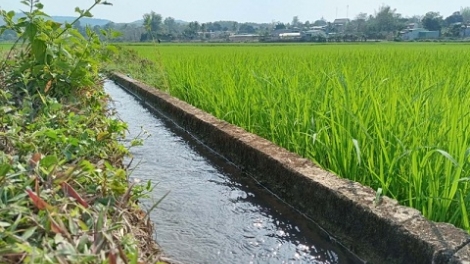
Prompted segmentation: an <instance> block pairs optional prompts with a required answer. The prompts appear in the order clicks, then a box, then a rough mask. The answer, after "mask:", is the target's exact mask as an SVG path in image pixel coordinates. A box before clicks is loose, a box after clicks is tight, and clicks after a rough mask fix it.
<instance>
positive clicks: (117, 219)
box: [0, 0, 159, 263]
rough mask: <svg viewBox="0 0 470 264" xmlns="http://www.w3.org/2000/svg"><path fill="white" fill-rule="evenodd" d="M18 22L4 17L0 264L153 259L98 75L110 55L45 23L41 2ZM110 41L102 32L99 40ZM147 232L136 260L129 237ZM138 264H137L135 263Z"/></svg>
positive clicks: (147, 227)
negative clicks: (7, 39) (9, 37)
mask: <svg viewBox="0 0 470 264" xmlns="http://www.w3.org/2000/svg"><path fill="white" fill-rule="evenodd" d="M22 3H23V4H25V5H27V6H28V7H29V11H28V12H24V15H25V16H24V17H22V18H19V19H18V20H17V21H14V20H13V17H14V13H13V12H6V11H3V10H2V11H0V12H1V13H0V15H1V16H2V17H3V19H4V20H5V22H6V24H5V25H4V26H2V27H0V33H1V32H3V31H4V30H7V29H10V30H14V31H15V32H17V34H18V41H17V42H16V43H15V44H14V46H13V47H12V48H11V50H10V51H9V52H8V54H7V57H6V59H5V60H3V61H2V63H1V64H2V68H1V69H2V70H1V71H0V85H1V88H2V89H0V121H1V123H0V124H1V127H0V262H1V263H18V262H27V263H117V262H118V260H119V259H120V260H121V261H124V262H127V263H129V260H135V259H142V257H145V256H146V261H149V262H151V261H155V260H157V259H158V258H159V250H158V248H157V247H156V245H155V244H152V243H151V242H152V241H153V240H152V225H151V224H150V222H149V220H148V218H146V216H145V213H143V212H141V211H140V210H139V208H138V206H137V205H136V200H137V199H138V198H139V197H142V196H143V195H144V192H145V190H147V189H149V188H146V187H144V186H140V185H134V184H133V185H129V181H128V180H129V179H128V172H127V171H126V169H125V168H124V166H123V164H122V159H123V157H124V156H125V155H127V154H128V153H129V152H128V149H126V148H125V147H124V146H122V145H120V144H119V143H118V140H119V139H120V138H122V137H123V136H124V135H125V131H126V124H125V123H123V122H121V121H119V120H116V119H114V118H111V117H109V116H110V112H108V110H107V107H106V104H107V101H108V98H107V95H106V94H105V93H104V91H103V89H102V77H101V76H100V72H99V71H100V68H101V67H102V63H103V61H105V60H107V59H108V58H109V57H110V54H111V53H112V52H113V50H114V49H113V48H112V47H110V46H108V45H106V43H104V42H101V41H100V38H99V37H98V36H97V35H96V33H94V32H93V31H91V30H89V29H88V30H87V35H86V37H83V36H82V35H80V34H79V32H77V31H76V30H75V29H74V28H73V27H72V25H73V24H74V23H75V22H76V21H78V20H79V19H80V18H82V17H89V16H91V13H90V11H91V10H92V9H93V8H94V7H95V6H96V5H99V4H108V5H109V3H108V2H106V1H101V0H95V2H94V4H93V5H92V6H91V7H90V8H88V9H84V10H82V9H79V8H77V9H76V11H77V12H78V13H79V16H78V18H77V20H75V21H74V22H72V23H65V24H60V23H57V22H54V21H51V20H48V16H47V14H45V13H44V12H43V11H42V9H43V5H42V4H41V3H40V2H39V1H33V0H31V1H22ZM103 33H105V34H108V33H106V32H103ZM136 230H139V233H143V234H145V233H148V241H147V242H150V245H153V247H152V246H150V247H148V248H147V251H146V252H141V247H139V243H140V241H138V240H137V239H136V238H135V237H134V236H133V235H132V234H133V233H134V232H136ZM134 263H136V262H135V261H134Z"/></svg>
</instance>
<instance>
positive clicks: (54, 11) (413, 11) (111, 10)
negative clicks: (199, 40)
mask: <svg viewBox="0 0 470 264" xmlns="http://www.w3.org/2000/svg"><path fill="white" fill-rule="evenodd" d="M94 1H95V0H79V1H71V0H41V3H43V4H44V6H45V12H46V13H47V14H49V15H57V16H58V15H61V16H70V15H75V14H76V13H74V9H75V7H77V6H79V7H80V8H82V9H84V8H87V7H89V6H91V5H92V4H93V3H94ZM108 2H111V3H113V6H98V7H96V8H95V9H94V10H93V11H92V14H93V15H94V17H95V18H103V19H109V20H111V21H113V22H116V23H120V22H133V21H135V20H139V19H141V18H142V15H143V14H145V13H148V12H150V11H152V10H153V11H155V12H156V13H158V14H161V15H162V16H163V17H169V16H171V17H174V18H176V19H180V20H184V21H188V22H189V21H199V22H213V21H217V20H234V21H239V22H257V23H260V22H266V23H270V22H277V21H280V22H291V21H292V18H293V17H294V16H298V17H299V19H300V21H302V22H305V21H307V20H309V21H311V22H313V21H315V20H317V19H320V18H322V17H324V18H325V19H326V20H328V21H332V20H334V19H335V18H344V17H349V18H354V17H355V16H356V15H357V14H359V13H360V12H364V13H368V14H374V13H375V11H376V10H378V9H379V7H380V6H382V5H389V6H391V7H392V8H394V9H396V10H397V12H398V13H400V14H402V15H404V16H413V15H424V14H425V13H426V12H428V11H437V12H440V13H441V14H442V15H443V16H444V17H447V16H449V15H451V14H452V13H453V12H454V11H458V10H460V8H461V7H464V6H468V5H470V2H468V1H463V0H446V1H443V0H428V1H423V0H388V1H386V0H380V1H374V0H328V1H318V0H235V1H234V0H170V1H168V0H166V1H161V0H108ZM348 6H349V8H348ZM0 8H1V9H4V10H14V11H19V10H25V9H27V8H25V6H24V5H22V4H20V1H19V0H1V1H0Z"/></svg>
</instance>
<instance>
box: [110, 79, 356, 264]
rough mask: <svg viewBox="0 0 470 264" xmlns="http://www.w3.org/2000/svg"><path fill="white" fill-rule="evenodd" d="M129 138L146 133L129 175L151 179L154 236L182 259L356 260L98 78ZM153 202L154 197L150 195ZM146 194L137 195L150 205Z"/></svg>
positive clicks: (192, 142)
mask: <svg viewBox="0 0 470 264" xmlns="http://www.w3.org/2000/svg"><path fill="white" fill-rule="evenodd" d="M105 88H106V91H107V92H108V93H109V94H110V95H111V97H112V98H113V100H114V102H115V105H114V107H115V108H116V110H117V113H118V116H119V117H120V118H121V119H123V120H124V121H125V122H127V123H128V124H129V136H128V138H129V139H132V138H133V137H135V136H137V135H138V134H139V133H141V131H142V126H143V127H144V128H145V129H146V130H147V131H148V132H149V133H150V134H151V137H150V138H148V139H147V140H145V143H144V146H142V147H137V148H133V149H132V153H133V155H134V158H135V160H136V161H140V163H139V165H138V166H137V167H136V168H135V171H134V172H133V175H132V176H133V177H138V178H139V179H141V180H144V181H145V180H152V181H153V182H154V183H158V186H157V187H156V188H155V189H154V191H153V193H152V196H153V197H155V199H158V198H159V197H161V196H163V195H164V194H165V193H167V192H168V191H170V194H169V195H168V196H167V198H166V199H165V200H164V201H163V202H162V203H161V204H160V205H159V206H158V208H157V209H156V210H154V211H153V212H152V214H151V219H152V220H153V221H154V223H155V224H156V227H157V231H156V232H157V241H158V243H159V244H160V245H161V246H162V247H163V249H164V250H165V252H166V253H167V254H168V255H170V256H171V257H173V258H175V259H176V260H179V261H182V262H184V263H360V261H358V260H357V259H356V258H355V257H354V256H352V255H351V254H349V253H348V252H347V251H345V250H344V249H342V248H341V247H338V245H335V244H334V243H332V242H331V241H330V240H329V239H328V236H327V235H326V234H324V233H322V232H321V231H320V230H319V229H318V228H316V227H315V225H314V224H313V223H311V222H310V221H308V220H306V219H305V218H304V217H303V216H301V215H300V214H298V213H297V212H296V211H294V210H293V209H291V208H290V207H289V206H287V205H285V204H283V203H282V202H280V201H279V200H277V199H276V198H275V197H274V196H273V195H271V194H270V193H269V192H267V191H266V190H265V189H264V188H263V187H262V186H259V185H258V184H257V183H256V182H255V181H254V180H252V179H251V178H250V177H248V176H247V175H245V174H243V173H241V172H240V171H239V170H237V168H235V167H234V166H231V165H230V164H227V162H225V160H223V159H222V158H220V157H218V156H217V155H215V154H214V153H212V152H211V151H210V150H208V149H206V148H204V147H203V146H201V144H198V143H197V142H196V141H195V140H194V139H192V138H191V137H190V136H189V135H188V134H186V133H182V131H180V130H179V129H178V128H176V127H175V126H173V125H171V124H169V123H168V122H167V121H163V120H162V119H161V118H159V117H158V116H156V115H155V114H153V113H151V111H149V110H148V108H146V107H143V106H142V105H141V104H140V103H139V101H137V100H135V99H134V98H133V97H132V96H131V95H129V94H127V93H126V92H124V91H123V90H121V89H120V88H118V87H116V86H115V85H114V84H113V83H111V82H107V83H106V84H105ZM153 201H154V200H153ZM153 201H152V199H149V200H146V201H143V204H144V205H146V206H147V207H151V205H152V202H153Z"/></svg>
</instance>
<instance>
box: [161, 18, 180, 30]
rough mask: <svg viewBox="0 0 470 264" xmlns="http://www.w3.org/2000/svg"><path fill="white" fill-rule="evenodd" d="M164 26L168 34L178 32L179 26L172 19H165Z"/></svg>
mask: <svg viewBox="0 0 470 264" xmlns="http://www.w3.org/2000/svg"><path fill="white" fill-rule="evenodd" d="M163 25H164V26H165V28H166V32H167V33H168V34H175V33H177V32H178V24H177V23H176V21H175V19H174V18H172V17H167V18H165V20H164V21H163Z"/></svg>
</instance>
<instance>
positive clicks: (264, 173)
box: [111, 73, 470, 264]
mask: <svg viewBox="0 0 470 264" xmlns="http://www.w3.org/2000/svg"><path fill="white" fill-rule="evenodd" d="M111 79H113V80H114V81H115V82H117V83H118V84H119V85H121V86H122V87H124V88H125V89H126V90H128V91H129V92H131V93H132V94H134V95H135V96H136V97H138V99H140V100H141V101H143V102H144V103H145V104H148V105H150V106H152V107H154V108H156V109H158V110H159V111H161V112H162V113H163V114H164V115H166V116H167V117H169V118H171V119H172V120H173V121H174V122H176V123H177V124H178V125H180V126H181V127H183V128H184V129H186V130H187V131H190V132H191V133H192V134H193V135H195V136H196V137H197V138H198V139H199V140H201V141H202V142H204V143H205V144H206V145H208V146H209V147H210V148H212V149H213V150H215V151H216V152H218V153H220V154H221V155H223V156H224V157H225V158H227V159H228V160H229V161H231V162H233V163H234V164H236V165H238V166H240V167H241V168H242V169H243V170H245V171H247V172H249V173H250V174H252V175H253V176H254V177H255V178H256V179H257V180H258V181H259V182H260V183H262V184H263V185H264V186H266V187H267V188H268V189H270V190H271V191H272V192H273V193H275V194H276V195H278V196H279V197H280V198H281V199H283V200H284V201H285V202H287V203H288V204H291V205H293V206H294V207H295V208H297V209H298V210H299V211H301V212H302V213H304V214H305V215H306V216H308V217H309V218H311V219H313V220H314V221H315V222H316V223H318V224H319V225H320V226H321V227H322V228H324V229H325V230H327V231H328V232H329V233H330V234H331V235H332V236H334V237H335V238H336V239H337V240H339V241H341V243H342V244H343V245H345V246H346V247H348V248H349V249H351V250H352V251H353V252H354V253H356V254H357V255H358V256H359V257H361V258H363V259H364V260H366V261H367V262H368V263H435V264H441V263H452V264H457V263H462V264H464V263H465V264H470V235H469V234H468V233H467V232H465V231H464V230H462V229H458V228H456V227H454V226H453V225H450V224H446V223H435V222H431V221H428V220H427V219H425V218H424V217H423V216H422V214H421V213H420V212H419V211H417V210H415V209H412V208H409V207H405V206H401V205H399V204H398V203H397V202H396V201H395V200H392V199H390V198H388V197H383V199H382V201H381V203H379V204H378V205H377V206H375V205H374V202H373V201H374V199H375V195H376V194H375V191H374V190H372V189H371V188H369V187H365V186H362V185H360V184H358V183H356V182H353V181H349V180H346V179H341V178H339V177H337V176H336V175H334V174H332V173H330V172H328V171H325V170H322V169H320V168H318V167H317V166H316V165H314V164H313V163H312V162H311V161H310V160H307V159H305V158H302V157H300V156H299V155H297V154H294V153H292V152H289V151H287V150H286V149H283V148H281V147H279V146H276V145H275V144H273V143H271V142H270V141H268V140H265V139H263V138H261V137H259V136H257V135H254V134H252V133H248V132H246V131H245V130H243V129H241V128H239V127H237V126H234V125H231V124H229V123H227V122H225V121H222V120H220V119H217V118H215V117H214V116H212V115H210V114H208V113H206V112H203V111H202V110H200V109H197V108H195V107H193V106H191V105H189V104H187V103H185V102H183V101H181V100H179V99H177V98H174V97H171V96H170V95H168V94H166V93H164V92H162V91H160V90H158V89H156V88H153V87H150V86H148V85H146V84H143V83H141V82H139V81H137V80H134V79H132V78H129V77H126V76H125V75H122V74H120V73H114V74H112V76H111Z"/></svg>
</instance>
